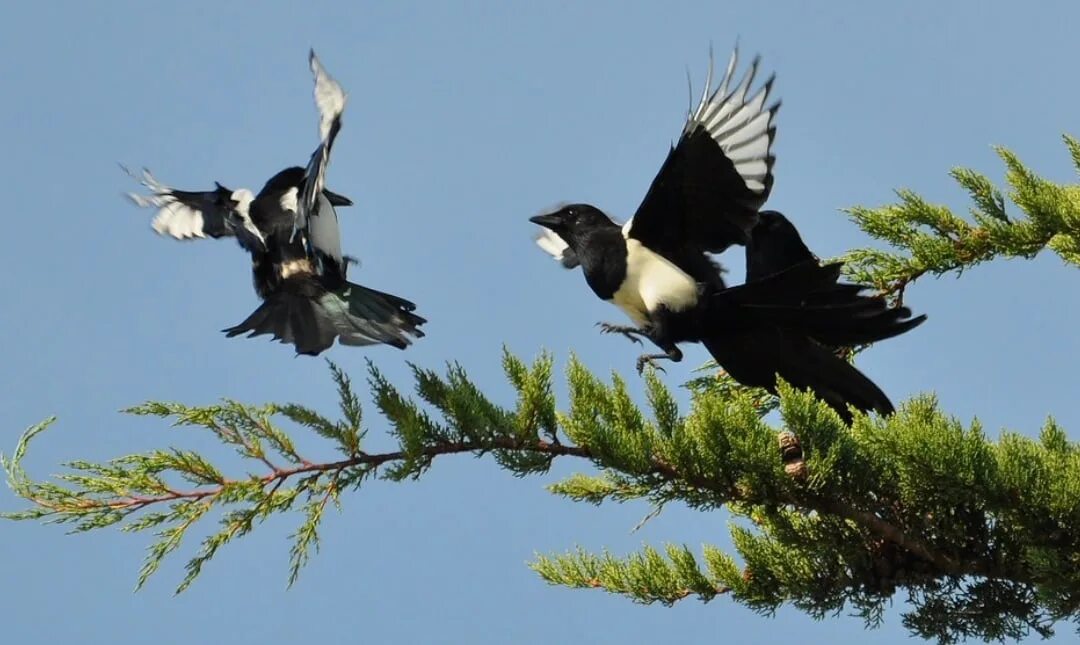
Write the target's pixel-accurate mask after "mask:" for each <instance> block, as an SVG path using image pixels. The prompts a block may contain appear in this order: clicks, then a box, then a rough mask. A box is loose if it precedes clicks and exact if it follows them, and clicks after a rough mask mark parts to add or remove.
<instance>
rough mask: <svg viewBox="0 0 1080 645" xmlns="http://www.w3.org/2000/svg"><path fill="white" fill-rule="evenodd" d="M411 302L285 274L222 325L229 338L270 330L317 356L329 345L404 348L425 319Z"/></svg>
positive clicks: (418, 335) (348, 284)
mask: <svg viewBox="0 0 1080 645" xmlns="http://www.w3.org/2000/svg"><path fill="white" fill-rule="evenodd" d="M414 309H416V305H414V304H413V303H411V302H409V301H408V300H405V299H403V298H399V297H397V296H394V295H391V294H388V293H382V292H381V291H375V290H374V289H368V288H367V287H363V286H361V285H358V284H354V283H351V282H346V283H345V286H344V287H343V288H341V289H337V290H334V291H327V290H326V289H324V288H323V287H322V285H321V284H319V283H318V281H317V280H316V279H315V278H313V277H312V276H308V275H297V276H294V277H291V278H288V279H286V280H285V281H284V282H283V283H282V285H281V288H280V289H278V290H277V291H275V292H274V293H273V294H271V295H270V296H269V297H267V298H266V300H264V301H263V303H262V305H260V306H259V308H258V309H256V310H255V311H254V312H252V314H251V315H250V316H248V317H247V319H246V320H244V321H243V322H242V323H240V324H239V325H236V326H234V327H230V328H228V329H225V330H223V331H224V332H225V334H226V335H227V336H229V337H232V336H237V335H239V334H243V333H248V332H249V333H248V337H252V336H259V335H262V334H271V335H272V336H273V338H274V340H278V341H281V342H282V343H291V344H292V345H293V346H295V347H296V352H297V353H298V354H307V355H310V356H317V355H318V354H320V353H321V352H323V351H324V350H326V349H328V348H329V347H330V346H331V345H333V344H334V340H335V339H337V340H338V341H339V342H340V343H341V344H342V345H377V344H386V345H392V346H394V347H397V348H398V349H405V348H406V347H408V346H409V344H410V343H411V342H412V339H411V338H410V336H412V337H415V338H421V337H423V335H424V332H422V331H421V330H420V329H419V326H420V325H422V324H424V323H425V322H427V321H426V320H425V319H423V318H421V317H420V316H418V315H416V314H414V313H413V310H414Z"/></svg>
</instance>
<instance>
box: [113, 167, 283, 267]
mask: <svg viewBox="0 0 1080 645" xmlns="http://www.w3.org/2000/svg"><path fill="white" fill-rule="evenodd" d="M120 168H121V169H122V170H123V171H124V172H126V173H127V174H128V175H129V176H131V177H132V178H133V179H135V180H136V181H138V182H139V183H140V184H142V186H143V187H144V188H146V189H147V190H148V191H150V192H149V194H138V193H133V192H131V193H127V197H128V199H130V200H131V201H132V202H133V203H134V204H135V205H136V206H139V207H141V208H155V209H157V212H156V213H155V214H154V219H153V220H151V221H150V226H151V227H152V228H153V229H154V231H155V232H157V233H158V234H159V235H167V236H170V237H173V238H176V239H178V240H190V239H193V238H206V237H213V238H218V237H236V238H237V239H238V241H239V242H240V243H241V245H242V246H244V247H245V248H254V247H261V246H263V245H264V244H265V242H264V241H263V236H262V234H261V233H260V232H259V230H258V229H257V228H255V226H254V225H253V224H252V223H251V219H250V218H249V217H248V216H247V214H242V213H239V212H237V211H236V205H237V202H236V201H235V200H234V199H233V195H234V194H236V193H239V192H241V191H235V192H234V191H232V190H229V189H228V188H225V187H224V186H222V185H221V184H219V183H217V182H214V186H215V188H214V190H207V191H190V190H177V189H175V188H171V187H169V186H166V185H165V184H163V183H161V182H160V181H158V179H157V178H156V177H154V175H153V174H152V173H151V172H150V171H149V170H148V169H146V168H143V170H142V174H141V175H138V176H137V175H135V174H134V173H132V172H131V171H130V170H128V169H127V168H125V167H124V166H120Z"/></svg>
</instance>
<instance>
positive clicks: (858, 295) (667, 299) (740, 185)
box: [531, 50, 924, 418]
mask: <svg viewBox="0 0 1080 645" xmlns="http://www.w3.org/2000/svg"><path fill="white" fill-rule="evenodd" d="M737 60H738V52H737V50H736V51H735V52H734V53H733V54H732V56H731V59H730V62H729V64H728V67H727V70H726V73H725V74H724V76H723V78H722V79H721V81H720V83H719V85H718V86H717V87H716V88H715V89H713V87H712V69H711V66H710V70H709V75H708V80H707V81H706V84H705V90H704V92H703V94H702V97H701V100H700V102H699V104H698V106H697V108H696V109H695V110H693V111H692V112H691V113H690V114H689V117H688V119H687V122H686V124H685V127H684V128H683V132H682V135H681V136H680V138H679V141H678V143H677V144H676V145H675V146H673V147H672V148H671V151H670V152H669V154H668V157H667V159H666V160H665V162H664V164H663V166H662V167H661V169H660V172H659V173H658V174H657V176H656V178H655V179H654V180H653V182H652V185H651V186H650V188H649V191H648V193H647V194H646V196H645V199H644V201H643V202H642V203H641V205H640V206H639V207H638V210H637V212H636V213H635V214H634V216H633V218H632V219H630V220H629V221H628V222H626V223H625V224H623V225H622V226H620V225H619V224H617V223H616V222H615V221H613V220H612V219H611V218H610V217H608V216H607V215H606V214H605V213H604V212H603V211H601V210H599V209H598V208H596V207H595V206H591V205H589V204H569V205H566V206H563V207H561V208H559V209H558V210H556V211H555V212H552V213H549V214H545V215H538V216H535V217H532V218H531V221H532V222H534V223H536V224H539V225H540V226H542V227H544V228H545V229H546V230H544V231H543V232H542V233H541V234H540V236H539V237H538V238H537V243H538V244H539V245H540V247H541V248H542V249H544V250H545V251H547V252H548V253H549V254H551V255H552V256H553V257H555V258H556V259H557V260H559V262H560V263H561V264H562V265H563V266H564V267H567V268H574V267H576V266H581V267H582V269H583V272H584V274H585V280H586V282H587V283H588V284H589V286H590V287H591V288H592V290H593V292H594V293H596V295H597V296H599V297H600V298H602V299H604V300H607V301H609V302H612V303H614V304H615V305H616V306H618V307H619V308H620V309H622V310H623V312H624V313H626V314H627V315H628V316H629V317H630V319H631V320H632V321H633V322H634V323H635V326H634V327H627V326H619V325H612V324H608V323H600V325H601V328H602V330H603V331H604V332H607V333H621V334H624V335H626V336H627V337H629V338H631V339H632V340H635V341H636V342H640V341H639V338H640V337H644V338H647V339H649V340H650V341H652V342H653V343H654V344H656V345H657V346H658V347H660V349H662V350H663V352H664V353H662V354H645V355H642V356H641V357H640V358H639V359H638V363H637V367H638V371H641V370H642V369H643V368H644V366H645V364H647V363H653V362H654V361H655V360H657V359H670V360H673V361H680V360H682V352H681V351H680V350H679V348H678V346H677V345H678V343H681V342H701V343H702V344H703V345H705V347H706V349H708V350H709V352H710V354H712V355H713V357H714V358H715V359H716V361H717V362H718V363H719V364H720V365H721V366H722V367H723V368H724V369H725V370H727V371H728V372H729V373H730V374H731V376H732V377H733V378H735V379H736V380H738V381H739V382H741V383H744V384H746V385H753V386H760V387H764V388H766V389H769V390H770V391H774V392H775V389H776V377H777V376H780V377H783V378H784V379H785V380H787V381H788V382H790V383H792V384H793V385H795V386H798V387H804V388H809V389H811V390H813V391H814V392H816V393H817V394H818V396H820V397H821V398H822V399H824V400H825V401H826V402H828V403H829V404H830V405H832V406H833V407H834V408H836V409H837V411H838V412H840V414H841V415H843V416H845V418H850V416H849V414H848V412H847V409H846V406H847V404H851V405H853V406H855V407H856V408H858V409H861V410H877V411H878V412H880V413H882V414H887V413H889V412H891V411H892V409H893V408H892V404H891V403H890V402H889V400H888V398H887V397H886V396H885V395H884V393H882V392H881V390H880V389H879V388H878V387H877V386H876V385H874V383H873V382H872V381H870V380H869V379H868V378H866V377H865V376H864V375H862V374H861V373H859V372H858V371H857V370H856V369H855V368H854V367H852V366H851V365H850V364H848V363H847V362H846V361H844V360H843V359H841V358H839V357H837V356H836V355H835V354H834V353H833V352H832V351H830V349H829V347H828V346H849V345H854V344H860V343H868V342H873V341H875V340H881V339H884V338H888V337H891V336H895V335H897V334H900V333H903V332H905V331H907V330H909V329H911V328H913V327H915V326H916V325H918V324H920V323H921V322H922V321H923V319H924V318H923V317H920V318H916V319H910V320H909V318H910V316H911V312H910V311H909V310H907V309H906V308H889V307H888V305H887V303H886V302H885V301H884V299H883V298H880V297H871V296H866V295H863V294H862V291H863V290H864V289H865V287H863V286H862V285H850V284H843V283H840V282H839V275H840V274H839V271H840V265H839V264H836V263H834V264H828V265H824V266H822V265H821V264H820V263H819V262H818V261H817V259H816V258H815V257H814V256H813V254H812V253H810V251H809V249H807V248H806V246H805V244H803V242H802V240H801V238H800V237H799V235H798V232H797V231H795V229H794V227H793V226H791V224H790V222H789V221H788V220H787V219H786V218H783V216H782V215H780V214H779V213H776V214H775V216H774V214H772V213H771V212H770V213H769V214H767V215H766V214H763V213H759V209H760V208H761V207H762V206H763V205H764V203H765V201H766V199H767V198H768V195H769V192H770V190H771V188H772V184H773V174H772V168H773V163H774V160H775V158H774V156H773V154H772V152H771V148H772V143H773V140H774V138H775V134H776V128H775V126H774V125H773V119H774V117H775V116H776V113H777V110H778V109H779V106H780V103H779V102H776V103H773V104H771V105H766V104H767V102H768V99H769V94H770V93H771V90H772V85H773V77H769V78H768V80H766V82H765V83H764V84H763V85H762V86H761V87H760V88H758V89H757V90H756V91H755V92H752V93H751V91H750V88H751V85H752V84H753V80H754V77H755V75H756V74H757V69H758V65H759V62H760V59H759V58H755V59H754V60H753V62H752V63H751V65H750V67H749V69H748V70H747V72H746V73H745V74H744V76H743V78H742V79H741V81H739V82H738V83H737V84H735V85H734V86H733V87H732V81H733V75H734V72H735V67H736V63H737ZM792 234H793V236H792ZM733 244H740V245H744V246H746V247H747V253H748V256H747V262H748V276H747V281H746V283H745V284H743V285H738V286H735V287H727V285H725V284H724V281H723V279H722V277H721V269H720V267H719V265H718V264H717V263H716V262H715V261H714V260H713V258H712V257H711V254H713V253H719V252H721V251H723V250H725V249H727V248H728V247H730V246H731V245H733Z"/></svg>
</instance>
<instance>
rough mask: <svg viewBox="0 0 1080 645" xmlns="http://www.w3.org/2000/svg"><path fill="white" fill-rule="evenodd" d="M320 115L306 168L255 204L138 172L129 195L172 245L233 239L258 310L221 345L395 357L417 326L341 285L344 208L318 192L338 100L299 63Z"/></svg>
mask: <svg viewBox="0 0 1080 645" xmlns="http://www.w3.org/2000/svg"><path fill="white" fill-rule="evenodd" d="M309 63H310V65H311V70H312V73H313V74H314V76H315V103H316V106H317V107H318V109H319V114H320V127H319V130H320V135H321V140H320V143H319V146H318V147H317V148H316V150H315V152H314V153H313V154H312V156H311V159H310V161H309V162H308V165H307V167H300V166H293V167H290V168H286V169H284V170H282V171H280V172H278V173H277V174H275V175H274V176H273V177H271V178H270V179H269V180H268V181H267V182H266V184H265V185H264V186H263V188H262V189H261V190H260V191H259V193H258V194H256V195H253V194H252V193H251V191H249V190H246V189H240V190H235V191H232V190H230V189H228V188H225V187H223V186H222V185H221V184H216V188H215V190H213V191H207V192H189V191H180V190H175V189H172V188H170V187H168V186H165V185H163V184H161V183H160V182H158V181H157V180H156V179H155V178H154V177H153V175H151V174H150V173H149V172H148V171H145V170H144V172H143V174H142V176H141V177H139V178H137V179H139V180H140V181H141V183H142V184H143V186H145V187H146V188H148V189H149V190H150V195H136V194H131V195H129V196H130V197H131V199H132V201H134V202H135V203H136V204H137V205H139V206H144V207H153V208H156V209H158V210H157V214H156V216H155V217H154V220H153V223H152V224H153V228H154V230H156V231H157V232H158V233H160V234H162V235H171V236H172V237H175V238H178V239H191V238H200V237H215V238H217V237H225V236H233V237H235V238H236V240H237V242H238V243H239V244H240V246H241V247H243V248H244V249H245V250H246V251H248V253H250V254H251V258H252V277H253V282H254V287H255V292H256V293H257V294H258V296H259V297H260V298H261V299H262V300H263V303H262V305H261V306H259V307H258V308H257V309H256V310H255V311H254V312H253V313H252V314H251V315H250V316H248V317H247V318H246V319H245V320H244V321H243V322H241V323H240V324H238V325H235V326H233V327H229V328H228V329H225V330H224V331H225V333H226V335H227V336H229V337H232V336H237V335H240V334H245V333H246V334H248V335H249V336H258V335H262V334H269V335H271V336H272V337H273V338H274V339H276V340H280V341H281V342H283V343H289V344H292V345H293V346H294V347H295V348H296V351H297V353H300V354H309V355H317V354H319V353H321V352H322V351H324V350H326V349H328V348H329V347H330V346H332V345H333V343H334V341H335V340H338V341H339V342H340V343H341V344H343V345H373V344H380V343H381V344H387V345H392V346H394V347H398V348H401V349H404V348H405V347H407V346H408V345H409V344H410V343H411V338H410V337H414V338H420V337H422V336H423V335H424V334H423V332H422V331H421V330H420V329H419V327H420V325H422V324H423V323H425V322H426V321H425V320H424V319H423V318H421V317H420V316H418V315H416V314H415V313H413V312H414V310H415V308H416V307H415V305H414V304H413V303H412V302H409V301H408V300H405V299H403V298H399V297H397V296H393V295H390V294H387V293H383V292H380V291H376V290H374V289H369V288H367V287H363V286H361V285H358V284H355V283H352V282H349V281H348V280H347V270H348V265H349V263H350V261H352V260H351V258H349V257H348V256H345V255H343V254H342V251H341V241H340V230H339V228H338V218H337V211H336V210H335V207H336V206H349V205H351V204H352V200H350V199H349V198H347V197H344V196H342V195H339V194H337V193H334V192H332V191H330V190H328V189H327V188H326V186H325V173H326V168H327V165H328V163H329V154H330V150H331V148H332V146H333V143H334V140H335V138H336V136H337V134H338V132H339V131H340V129H341V115H342V112H343V111H344V108H345V100H346V97H345V93H344V91H343V90H342V89H341V86H340V85H339V84H338V83H337V82H336V81H334V80H333V79H332V78H331V77H330V76H329V75H328V74H327V73H326V71H325V70H324V69H323V67H322V65H321V64H320V63H319V60H318V58H316V57H315V53H314V52H311V54H310V56H309Z"/></svg>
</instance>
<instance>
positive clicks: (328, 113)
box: [296, 50, 351, 267]
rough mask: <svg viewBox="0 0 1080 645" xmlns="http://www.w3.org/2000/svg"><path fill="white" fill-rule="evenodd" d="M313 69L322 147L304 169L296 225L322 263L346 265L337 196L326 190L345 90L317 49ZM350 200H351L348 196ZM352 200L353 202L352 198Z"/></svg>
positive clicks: (311, 56) (310, 58) (310, 57)
mask: <svg viewBox="0 0 1080 645" xmlns="http://www.w3.org/2000/svg"><path fill="white" fill-rule="evenodd" d="M308 63H309V64H310V65H311V73H312V74H313V75H314V77H315V92H314V94H315V106H316V107H317V108H318V110H319V137H320V141H319V147H318V148H316V149H315V152H314V153H312V155H311V160H310V161H308V165H307V168H306V169H305V171H304V181H303V184H302V185H301V189H300V198H299V200H298V203H297V217H296V227H297V229H298V230H302V231H303V232H304V235H305V237H306V239H307V243H308V246H309V248H308V251H309V253H311V254H312V255H313V256H314V257H315V258H316V259H317V260H318V261H319V262H320V264H322V263H324V262H325V261H326V259H330V260H332V261H333V262H335V263H336V264H337V266H338V267H343V261H342V254H341V232H340V230H339V228H338V219H337V212H336V211H335V210H334V203H333V202H334V201H335V199H334V198H339V199H340V196H338V195H334V194H333V193H329V194H328V193H327V192H326V167H327V165H329V163H330V149H331V148H332V147H333V145H334V139H335V138H336V137H337V134H338V132H339V131H340V130H341V114H342V113H343V112H344V111H345V101H346V96H345V91H344V90H343V89H342V88H341V85H340V84H338V82H337V81H335V80H334V79H333V78H332V77H331V76H330V75H329V74H327V72H326V69H325V68H323V66H322V63H320V62H319V59H318V57H317V56H315V52H314V50H312V51H311V52H310V53H309V54H308ZM346 201H347V200H346ZM350 203H351V202H350Z"/></svg>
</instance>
